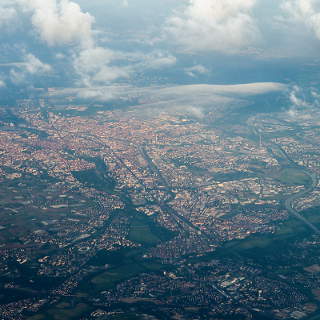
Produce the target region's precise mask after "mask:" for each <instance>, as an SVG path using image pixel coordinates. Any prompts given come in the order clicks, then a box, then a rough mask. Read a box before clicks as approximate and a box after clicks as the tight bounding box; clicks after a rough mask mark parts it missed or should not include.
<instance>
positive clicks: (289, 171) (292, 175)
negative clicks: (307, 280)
mask: <svg viewBox="0 0 320 320" xmlns="http://www.w3.org/2000/svg"><path fill="white" fill-rule="evenodd" d="M277 179H278V180H279V181H280V182H282V183H284V184H287V185H309V184H311V183H312V181H311V178H310V177H309V176H308V175H307V174H306V173H305V172H303V171H302V170H299V169H295V168H285V169H283V170H281V171H280V172H279V176H278V177H277Z"/></svg>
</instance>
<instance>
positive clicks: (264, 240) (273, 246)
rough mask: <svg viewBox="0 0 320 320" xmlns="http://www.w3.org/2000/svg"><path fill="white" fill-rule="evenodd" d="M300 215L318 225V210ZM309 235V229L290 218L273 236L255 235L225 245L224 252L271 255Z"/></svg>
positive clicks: (319, 210)
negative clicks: (256, 252) (257, 251)
mask: <svg viewBox="0 0 320 320" xmlns="http://www.w3.org/2000/svg"><path fill="white" fill-rule="evenodd" d="M301 214H302V215H303V216H304V217H305V218H306V219H307V220H308V221H310V222H312V223H314V224H315V225H320V208H319V207H316V208H311V209H307V210H305V211H303V212H301ZM308 235H310V229H309V227H308V226H307V225H305V224H304V223H302V222H301V221H300V220H298V219H296V218H294V217H290V218H289V219H288V220H286V221H285V222H283V223H282V224H281V225H280V226H279V227H278V228H277V230H276V232H275V233H273V234H257V235H253V236H251V237H249V238H246V239H243V240H235V241H230V242H228V243H226V244H225V245H224V247H223V249H224V250H227V251H229V250H231V251H233V252H237V253H240V254H245V253H250V251H252V252H254V251H256V250H259V252H260V255H263V253H264V252H265V253H272V252H273V251H274V250H276V252H277V251H279V250H282V249H284V250H286V248H287V245H288V243H292V242H293V241H294V240H295V239H298V238H301V237H304V236H308Z"/></svg>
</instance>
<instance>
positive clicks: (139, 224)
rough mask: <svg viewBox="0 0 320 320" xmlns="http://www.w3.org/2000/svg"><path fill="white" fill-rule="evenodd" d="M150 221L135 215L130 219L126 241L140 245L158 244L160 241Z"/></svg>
mask: <svg viewBox="0 0 320 320" xmlns="http://www.w3.org/2000/svg"><path fill="white" fill-rule="evenodd" d="M150 220H151V219H148V218H147V217H144V216H143V215H137V216H136V217H135V218H134V219H132V222H131V225H130V231H129V234H128V239H129V240H131V241H133V242H136V243H140V244H142V245H151V246H153V245H156V244H157V243H159V242H160V241H161V239H160V237H159V236H158V235H157V233H156V230H155V226H152V223H151V221H150Z"/></svg>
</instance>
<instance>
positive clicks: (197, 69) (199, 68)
mask: <svg viewBox="0 0 320 320" xmlns="http://www.w3.org/2000/svg"><path fill="white" fill-rule="evenodd" d="M184 71H185V73H186V74H187V75H188V76H190V77H196V76H197V75H199V74H206V73H208V72H209V71H208V69H206V68H205V67H204V66H203V65H201V64H198V65H195V66H193V67H190V68H185V69H184Z"/></svg>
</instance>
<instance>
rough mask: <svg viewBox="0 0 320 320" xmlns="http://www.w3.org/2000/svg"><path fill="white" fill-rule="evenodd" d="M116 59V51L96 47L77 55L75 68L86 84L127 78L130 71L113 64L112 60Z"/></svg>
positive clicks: (90, 84)
mask: <svg viewBox="0 0 320 320" xmlns="http://www.w3.org/2000/svg"><path fill="white" fill-rule="evenodd" d="M116 59H117V55H116V54H115V52H113V51H111V50H109V49H105V48H102V47H94V48H90V49H85V50H82V51H81V52H80V53H79V55H76V56H75V58H74V68H75V70H76V72H77V74H79V75H80V76H81V80H82V82H83V84H85V85H86V86H92V85H94V84H103V83H106V82H109V81H113V80H115V79H118V78H127V77H128V76H129V72H128V71H127V70H126V68H123V67H117V66H111V63H112V61H114V60H116Z"/></svg>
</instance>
